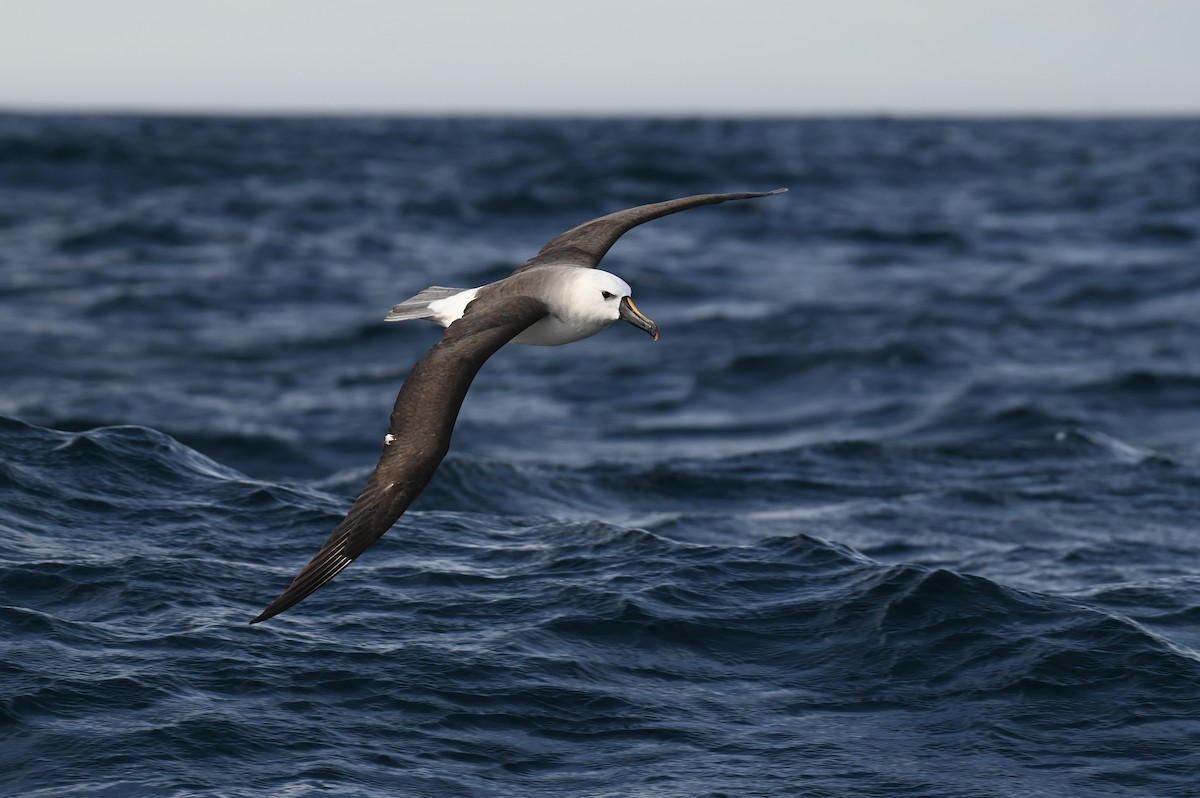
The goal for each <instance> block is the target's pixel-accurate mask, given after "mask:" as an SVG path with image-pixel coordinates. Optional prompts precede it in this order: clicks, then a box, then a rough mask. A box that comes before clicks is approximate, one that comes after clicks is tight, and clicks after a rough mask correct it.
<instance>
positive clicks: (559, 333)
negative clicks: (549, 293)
mask: <svg viewBox="0 0 1200 798" xmlns="http://www.w3.org/2000/svg"><path fill="white" fill-rule="evenodd" d="M609 324H611V322H604V323H595V322H593V323H587V324H571V323H569V322H566V321H563V320H562V319H560V318H559V317H558V316H547V317H546V318H544V319H541V320H539V321H536V322H534V323H533V325H532V326H530V327H529V328H528V329H526V330H525V331H524V332H522V333H521V334H520V335H518V336H517V337H516V338H514V339H512V342H513V343H514V344H526V345H528V346H561V345H562V344H569V343H571V342H572V341H579V340H582V339H584V338H589V337H591V336H593V335H595V334H596V333H598V332H600V331H601V330H603V329H604V328H605V327H607V326H608V325H609Z"/></svg>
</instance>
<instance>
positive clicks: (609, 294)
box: [600, 291, 616, 299]
mask: <svg viewBox="0 0 1200 798" xmlns="http://www.w3.org/2000/svg"><path fill="white" fill-rule="evenodd" d="M600 294H601V296H603V297H604V298H605V299H612V298H613V297H615V296H616V294H614V293H612V292H611V291H601V292H600Z"/></svg>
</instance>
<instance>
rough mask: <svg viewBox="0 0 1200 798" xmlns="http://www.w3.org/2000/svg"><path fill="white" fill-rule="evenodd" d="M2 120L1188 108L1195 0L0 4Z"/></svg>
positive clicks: (1199, 39)
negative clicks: (167, 114)
mask: <svg viewBox="0 0 1200 798" xmlns="http://www.w3.org/2000/svg"><path fill="white" fill-rule="evenodd" d="M0 109H33V110H37V109H48V110H56V109H85V110H163V111H187V110H201V111H238V112H251V113H254V112H277V111H299V112H309V111H318V112H321V111H325V112H357V111H362V112H385V113H386V112H400V113H420V112H438V113H443V112H515V113H520V112H550V113H578V112H584V113H639V114H645V113H668V114H678V113H697V112H698V113H776V114H779V113H781V114H792V113H898V114H904V113H945V112H951V113H954V112H958V113H1030V112H1032V113H1055V112H1065V113H1143V112H1148V113H1197V112H1200V2H1198V1H1195V0H821V1H820V2H812V1H810V0H600V1H599V2H596V1H595V0H589V2H575V1H574V0H493V1H492V2H487V1H486V0H474V1H472V2H468V1H467V0H422V1H421V2H413V1H411V0H0Z"/></svg>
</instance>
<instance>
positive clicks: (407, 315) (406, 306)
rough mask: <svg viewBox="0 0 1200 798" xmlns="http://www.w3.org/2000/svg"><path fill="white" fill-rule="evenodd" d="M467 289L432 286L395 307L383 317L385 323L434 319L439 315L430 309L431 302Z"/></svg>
mask: <svg viewBox="0 0 1200 798" xmlns="http://www.w3.org/2000/svg"><path fill="white" fill-rule="evenodd" d="M465 290H467V289H465V288H447V287H446V286H444V285H431V286H429V287H428V288H426V289H425V290H424V291H422V292H421V293H419V294H417V295H416V296H414V297H409V298H408V299H406V300H404V301H403V302H401V303H400V304H399V305H395V306H394V307H392V309H391V310H390V311H389V312H388V314H387V315H386V316H384V317H383V320H384V321H408V320H409V319H432V318H433V317H434V316H436V315H437V314H436V313H434V312H433V311H432V310H430V309H429V303H430V302H436V301H438V300H439V299H445V298H446V297H450V296H454V295H455V294H461V293H462V292H463V291H465Z"/></svg>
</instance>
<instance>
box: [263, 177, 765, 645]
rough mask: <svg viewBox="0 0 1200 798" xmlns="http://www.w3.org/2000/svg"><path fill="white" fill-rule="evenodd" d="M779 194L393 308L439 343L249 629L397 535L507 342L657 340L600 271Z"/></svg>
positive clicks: (614, 234) (607, 228)
mask: <svg viewBox="0 0 1200 798" xmlns="http://www.w3.org/2000/svg"><path fill="white" fill-rule="evenodd" d="M786 190H787V189H782V188H780V189H776V190H775V191H752V192H741V193H734V194H696V195H693V196H690V197H680V198H679V199H673V200H666V201H665V202H655V203H651V204H649V205H639V206H638V207H636V208H629V209H627V210H623V211H617V212H615V213H610V214H608V215H606V216H601V217H599V218H596V219H592V220H591V221H589V222H584V223H583V224H581V225H579V226H578V227H573V228H571V229H570V230H568V231H566V232H565V233H562V234H561V235H558V236H556V237H554V238H552V239H551V240H550V242H549V243H547V244H546V245H545V246H544V247H542V249H541V251H540V252H538V254H537V255H535V256H534V257H532V258H530V259H529V260H528V261H526V262H525V263H524V264H522V265H521V266H519V267H518V268H517V269H516V270H515V271H513V273H512V274H510V275H509V276H508V277H505V278H504V279H503V280H498V281H496V282H494V283H488V284H487V285H483V286H480V287H478V288H467V289H462V288H446V287H444V286H431V287H429V288H426V289H425V290H424V291H422V292H421V293H419V294H417V295H416V296H414V297H412V298H411V299H406V300H405V301H403V302H401V303H400V304H398V305H396V306H394V307H393V308H392V310H391V312H389V313H388V314H387V316H385V317H384V320H385V321H407V320H409V319H428V320H430V321H434V322H436V323H438V324H440V325H442V326H443V327H445V328H446V332H445V333H444V334H443V335H442V338H441V340H440V341H438V342H437V343H436V344H434V346H433V348H431V349H430V350H429V351H428V352H426V353H425V355H424V356H423V357H422V358H421V359H420V360H418V361H417V363H416V365H415V366H413V368H412V371H410V372H409V374H408V378H407V379H406V380H405V381H404V384H403V385H402V386H401V387H400V393H399V395H398V396H397V397H396V404H395V407H394V408H393V409H392V417H391V423H390V425H389V426H388V431H387V434H386V435H385V436H384V438H383V450H382V452H381V453H380V455H379V463H378V464H377V465H376V466H375V470H374V471H373V472H371V476H370V477H369V478H368V479H367V484H366V487H364V488H363V489H362V492H361V493H360V494H359V495H358V498H357V499H355V500H354V504H353V505H352V506H351V507H350V511H349V512H348V513H347V514H346V517H345V518H343V519H342V521H341V523H339V524H338V525H337V527H336V528H335V529H334V530H333V532H332V533H331V534H330V535H329V538H328V539H327V540H326V541H325V543H324V544H323V545H322V546H321V549H320V550H319V551H318V552H317V553H316V555H315V556H314V557H313V558H312V560H311V561H310V562H309V563H308V565H306V566H304V568H303V569H302V570H301V571H300V573H299V574H297V575H296V578H295V579H293V580H292V583H291V584H290V585H288V587H287V589H286V590H284V591H283V593H282V594H280V596H279V598H277V599H275V601H273V602H272V603H271V605H270V606H268V607H267V608H266V609H265V610H263V611H262V612H261V613H260V614H259V615H258V617H257V618H255V619H254V620H252V621H250V623H259V622H260V621H265V620H267V619H268V618H271V617H274V616H275V615H278V614H279V613H281V612H283V611H284V610H286V609H288V608H289V607H292V606H293V605H295V604H296V603H297V602H299V601H301V600H302V599H304V598H306V597H307V596H309V595H310V594H311V593H313V591H315V590H317V589H318V588H320V587H321V586H322V585H324V584H325V583H327V582H328V581H329V580H331V579H333V578H334V577H335V576H337V575H338V574H339V573H341V572H342V570H343V569H345V568H346V566H348V565H349V564H350V563H352V562H354V559H355V558H356V557H358V555H360V554H362V553H363V552H364V551H366V550H367V549H368V548H370V547H371V545H372V544H373V543H374V542H375V541H377V540H379V538H380V537H382V536H383V533H384V532H387V531H388V529H390V528H391V527H392V525H393V524H394V523H396V521H397V519H399V518H400V516H401V515H403V513H404V511H405V510H407V509H408V506H409V505H410V504H412V502H413V500H414V499H416V498H417V496H419V495H420V493H421V491H422V490H424V489H425V486H426V485H428V484H429V480H430V479H432V478H433V473H434V472H435V471H436V470H437V467H438V465H439V464H440V463H441V462H442V458H444V457H445V456H446V453H447V452H448V451H449V449H450V435H451V433H452V432H453V430H454V422H455V421H456V420H457V418H458V411H459V409H460V408H461V407H462V403H463V399H464V398H465V397H466V395H467V389H468V388H470V387H471V381H472V380H473V379H474V378H475V375H476V374H477V373H478V372H479V369H480V367H481V366H483V364H484V361H486V360H487V359H488V358H489V357H491V356H492V355H493V354H495V353H496V351H497V350H498V349H500V347H502V346H504V345H505V344H506V343H509V342H510V341H511V342H512V343H517V344H530V345H533V346H559V345H561V344H569V343H571V342H572V341H578V340H581V339H583V338H587V337H589V336H592V335H595V334H596V333H598V332H600V331H601V330H603V329H604V328H605V327H608V326H609V325H610V324H612V323H613V322H615V321H618V320H620V321H624V322H628V323H629V324H632V325H633V326H634V327H637V328H638V329H639V330H643V331H645V332H646V333H648V334H650V335H651V336H653V338H654V340H656V341H657V340H658V335H659V331H658V325H657V324H655V323H654V322H653V321H651V320H650V319H648V318H647V317H646V316H644V315H643V314H642V312H641V311H640V310H638V308H637V306H636V305H634V304H633V299H632V298H631V294H632V293H633V292H632V289H631V288H630V287H629V284H628V283H626V282H625V281H624V280H622V279H621V278H620V277H617V276H616V275H615V274H610V273H609V272H606V271H601V270H600V269H598V268H596V267H597V266H598V265H599V263H600V260H601V259H602V258H603V257H604V255H605V254H606V253H607V252H608V250H609V249H610V248H611V247H612V245H613V244H615V243H616V241H617V239H618V238H620V237H621V236H622V235H624V234H625V233H627V232H628V231H629V230H631V229H633V228H634V227H637V226H638V225H640V224H643V223H644V222H649V221H651V220H652V219H658V218H661V217H663V216H667V215H669V214H672V213H678V212H679V211H685V210H688V209H690V208H696V207H699V206H701V205H716V204H718V203H722V202H728V201H730V200H744V199H754V198H756V197H767V196H771V195H772V194H779V193H781V192H783V191H786Z"/></svg>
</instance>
